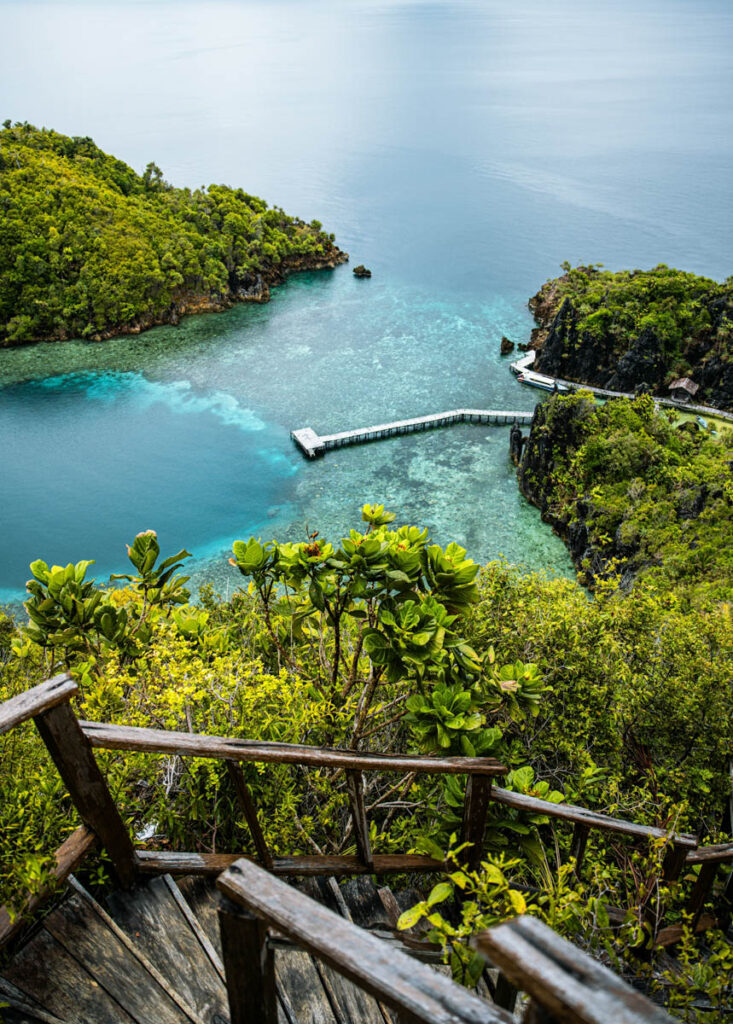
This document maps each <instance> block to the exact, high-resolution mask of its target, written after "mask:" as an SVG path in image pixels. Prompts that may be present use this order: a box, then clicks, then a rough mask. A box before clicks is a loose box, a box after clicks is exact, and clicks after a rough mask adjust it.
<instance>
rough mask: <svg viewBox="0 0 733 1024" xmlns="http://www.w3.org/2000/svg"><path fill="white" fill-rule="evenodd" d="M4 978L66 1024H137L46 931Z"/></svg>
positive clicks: (25, 948) (17, 957)
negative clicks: (92, 1023)
mask: <svg viewBox="0 0 733 1024" xmlns="http://www.w3.org/2000/svg"><path fill="white" fill-rule="evenodd" d="M3 977H4V978H7V979H8V981H10V982H12V983H13V984H14V985H16V986H17V988H19V989H20V990H21V992H23V993H25V995H26V996H29V997H30V999H32V1000H35V1002H37V1003H38V1004H39V1005H40V1006H42V1007H43V1009H44V1010H46V1012H47V1013H50V1014H53V1015H54V1016H55V1017H58V1018H59V1019H60V1020H62V1021H64V1024H91V1022H92V1021H93V1022H94V1024H135V1020H134V1018H133V1017H131V1016H130V1014H129V1013H127V1012H126V1011H125V1010H123V1008H122V1007H121V1006H120V1004H119V1003H118V1002H116V1000H114V999H113V998H112V997H111V996H110V994H109V993H108V992H107V991H106V989H105V988H103V987H102V986H101V985H100V984H99V982H98V981H97V980H96V979H95V978H94V977H92V975H91V974H90V973H89V971H87V970H85V968H84V967H82V965H81V964H80V963H79V962H78V960H77V959H76V958H75V957H74V956H72V955H71V954H70V953H68V952H67V951H66V950H65V949H64V947H63V946H62V945H61V944H60V943H59V942H57V941H56V940H55V939H54V938H53V936H52V935H50V934H49V932H47V931H46V930H45V928H42V929H41V931H39V932H38V933H37V934H36V935H35V936H34V937H33V938H32V939H31V940H30V942H27V943H26V944H25V946H23V948H22V949H20V950H19V951H18V952H17V953H16V955H15V956H14V957H13V960H12V961H11V963H10V964H9V965H8V966H7V967H6V968H5V969H4V970H3Z"/></svg>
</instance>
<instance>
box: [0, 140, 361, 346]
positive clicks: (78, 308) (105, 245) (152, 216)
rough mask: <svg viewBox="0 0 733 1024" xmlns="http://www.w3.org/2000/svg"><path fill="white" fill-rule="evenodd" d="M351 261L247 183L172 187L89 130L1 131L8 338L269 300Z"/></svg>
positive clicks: (312, 226)
mask: <svg viewBox="0 0 733 1024" xmlns="http://www.w3.org/2000/svg"><path fill="white" fill-rule="evenodd" d="M347 259H348V255H347V254H346V253H344V252H342V251H341V250H340V249H339V248H338V247H337V246H336V245H335V244H334V236H333V235H329V234H326V232H324V231H323V230H322V225H321V224H320V223H319V222H318V221H316V220H314V221H311V222H310V223H309V224H306V223H305V222H304V221H303V220H300V219H299V218H297V217H291V216H288V215H287V214H286V213H284V211H283V210H281V209H280V208H279V207H277V206H275V207H270V206H268V204H267V203H266V202H265V201H264V200H262V199H258V198H257V197H256V196H251V195H248V194H247V193H246V192H245V191H243V190H242V189H241V188H230V187H228V186H226V185H210V186H209V187H208V188H197V189H193V190H192V189H188V188H174V187H173V186H172V185H170V184H168V183H167V182H166V181H164V179H163V175H162V172H161V170H160V168H159V167H157V166H156V165H155V164H154V163H150V164H148V166H147V167H146V169H145V172H144V173H143V174H142V175H139V174H136V173H135V171H134V170H133V169H132V168H131V167H128V165H127V164H125V163H123V162H122V161H121V160H118V159H116V158H115V157H113V156H109V155H108V154H107V153H104V152H102V150H101V149H99V147H98V146H96V145H95V143H94V142H93V141H92V139H90V138H69V137H68V136H66V135H61V134H59V133H58V132H55V131H51V130H49V129H46V128H40V129H39V128H35V127H34V126H33V125H30V124H27V123H23V124H20V123H16V124H11V122H10V121H6V122H5V123H4V126H3V128H2V130H0V346H3V345H5V346H7V345H17V344H23V343H27V342H31V341H41V340H47V341H54V340H64V339H67V338H73V337H81V338H88V339H90V340H95V341H97V340H100V339H102V338H108V337H112V336H113V335H117V334H137V333H139V332H140V331H142V330H146V329H147V328H149V327H152V326H154V325H155V324H161V323H177V322H178V320H179V318H180V317H181V316H182V315H183V314H185V313H199V312H205V311H208V310H221V309H225V308H227V307H228V306H231V305H233V304H234V303H235V302H267V300H268V299H269V297H270V287H271V286H272V285H276V284H279V283H281V282H282V281H283V280H284V279H285V277H286V276H287V275H288V274H290V273H293V272H295V271H300V270H321V269H332V268H333V267H335V266H337V265H338V264H339V263H343V262H345V261H346V260H347Z"/></svg>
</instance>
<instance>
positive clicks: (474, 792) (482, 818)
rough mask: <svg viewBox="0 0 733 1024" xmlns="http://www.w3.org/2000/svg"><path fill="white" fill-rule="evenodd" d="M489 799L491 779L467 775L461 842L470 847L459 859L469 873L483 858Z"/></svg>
mask: <svg viewBox="0 0 733 1024" xmlns="http://www.w3.org/2000/svg"><path fill="white" fill-rule="evenodd" d="M490 799H491V779H490V778H489V779H487V778H486V777H485V776H481V775H469V776H468V779H467V780H466V795H465V797H464V800H463V825H462V828H461V842H462V843H470V844H471V845H470V847H468V849H466V850H465V851H464V852H463V853H462V854H461V857H462V858H463V859H464V861H465V863H466V865H467V867H468V868H469V869H470V870H471V871H475V870H476V869H477V868H478V866H479V864H480V863H481V857H482V856H483V852H484V836H485V835H486V815H487V813H488V810H489V800H490Z"/></svg>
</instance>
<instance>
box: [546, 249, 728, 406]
mask: <svg viewBox="0 0 733 1024" xmlns="http://www.w3.org/2000/svg"><path fill="white" fill-rule="evenodd" d="M563 271H564V273H563V275H562V276H561V277H558V278H555V279H553V280H550V281H547V282H546V283H545V284H544V285H543V286H542V288H541V289H540V291H539V292H538V293H537V294H536V295H535V296H533V298H532V299H530V302H529V305H530V309H531V310H532V312H533V313H534V315H535V319H536V320H537V323H538V325H539V326H538V328H537V329H536V330H535V331H534V332H533V342H532V343H533V345H534V347H535V348H537V349H538V355H537V361H536V368H537V369H538V370H540V371H541V372H542V373H548V374H550V375H551V376H555V377H560V378H563V379H567V380H571V381H575V382H577V383H585V384H592V385H594V386H596V387H601V388H606V389H608V390H611V391H616V392H621V393H624V394H634V393H637V392H638V391H643V390H646V391H652V392H654V393H655V394H658V395H660V396H663V397H667V398H668V397H670V395H669V392H668V388H669V386H670V384H671V383H672V382H673V381H674V380H675V379H677V378H680V377H688V378H690V379H691V380H692V382H693V384H694V385H695V387H694V388H693V392H694V401H695V402H696V403H697V404H699V405H706V406H712V407H714V408H717V409H730V408H733V278H728V280H727V281H725V282H723V283H718V282H716V281H713V280H711V279H710V278H707V277H702V276H700V275H698V274H692V273H687V272H685V271H682V270H676V269H674V268H672V267H667V266H665V265H664V264H660V265H659V266H656V267H653V268H652V269H651V270H620V271H613V272H612V271H609V270H604V269H602V267H601V266H600V265H590V266H580V267H571V266H570V264H569V263H564V264H563Z"/></svg>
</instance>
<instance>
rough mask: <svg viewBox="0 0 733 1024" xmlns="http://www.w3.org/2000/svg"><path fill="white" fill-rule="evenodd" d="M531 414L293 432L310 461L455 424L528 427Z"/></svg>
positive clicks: (457, 415) (463, 412) (489, 413)
mask: <svg viewBox="0 0 733 1024" xmlns="http://www.w3.org/2000/svg"><path fill="white" fill-rule="evenodd" d="M532 416H533V413H531V412H512V411H507V410H504V409H451V410H450V411H449V412H437V413H433V414H432V415H430V416H415V417H413V418H412V419H409V420H396V421H395V422H394V423H380V424H377V425H376V426H373V427H359V428H358V429H357V430H344V431H342V432H341V433H340V434H324V435H319V434H317V433H316V432H315V430H313V429H312V428H311V427H301V428H300V429H299V430H293V431H291V433H290V436H291V437H292V439H293V441H295V443H296V444H297V445H298V447H299V448H300V450H301V451H302V452H303V454H304V455H305V456H306V457H307V458H309V459H315V458H316V456H318V455H323V454H324V453H325V452H327V451H330V450H331V449H333V448H345V447H346V446H347V445H352V444H366V443H367V442H369V441H380V440H382V439H383V438H386V437H395V436H396V435H397V434H414V433H417V432H418V431H420V430H435V429H436V428H437V427H449V426H452V425H453V424H454V423H487V424H493V425H507V424H511V423H520V424H524V425H528V424H530V423H531V422H532Z"/></svg>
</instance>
